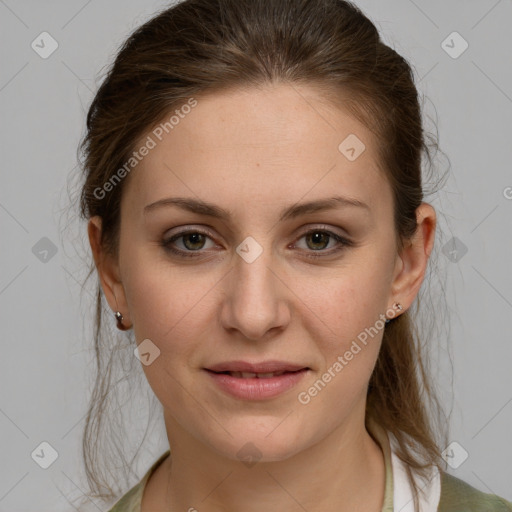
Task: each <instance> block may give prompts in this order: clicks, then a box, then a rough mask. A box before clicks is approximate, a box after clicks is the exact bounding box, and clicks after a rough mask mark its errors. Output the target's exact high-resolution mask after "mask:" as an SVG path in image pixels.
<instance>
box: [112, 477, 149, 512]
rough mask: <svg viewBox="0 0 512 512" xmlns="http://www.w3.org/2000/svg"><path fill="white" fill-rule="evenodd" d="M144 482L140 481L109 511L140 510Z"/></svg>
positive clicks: (128, 511)
mask: <svg viewBox="0 0 512 512" xmlns="http://www.w3.org/2000/svg"><path fill="white" fill-rule="evenodd" d="M143 488H144V482H143V481H140V482H139V483H138V484H137V485H135V486H133V487H132V488H131V489H130V490H129V491H128V492H127V493H126V494H124V495H123V496H122V497H121V498H120V499H119V500H118V501H117V502H116V503H115V505H114V506H113V507H112V508H111V509H110V510H109V511H108V512H139V511H140V502H141V498H142V491H143Z"/></svg>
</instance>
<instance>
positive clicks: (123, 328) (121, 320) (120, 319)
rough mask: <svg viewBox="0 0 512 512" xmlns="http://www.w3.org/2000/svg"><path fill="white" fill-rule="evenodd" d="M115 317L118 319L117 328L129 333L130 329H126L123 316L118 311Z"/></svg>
mask: <svg viewBox="0 0 512 512" xmlns="http://www.w3.org/2000/svg"><path fill="white" fill-rule="evenodd" d="M114 316H115V317H116V320H117V328H118V329H119V330H120V331H127V330H128V329H129V327H125V326H124V325H123V315H122V314H121V312H119V311H116V312H115V314H114Z"/></svg>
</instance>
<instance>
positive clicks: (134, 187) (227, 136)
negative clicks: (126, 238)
mask: <svg viewBox="0 0 512 512" xmlns="http://www.w3.org/2000/svg"><path fill="white" fill-rule="evenodd" d="M195 101H196V102H197V103H196V104H195V106H194V107H192V108H184V109H183V110H180V107H177V108H176V109H175V110H174V111H173V112H170V113H169V114H167V115H166V116H164V118H163V119H162V121H161V122H160V123H158V124H157V125H155V127H153V128H152V129H151V130H148V132H147V133H146V134H144V136H143V137H141V139H140V141H139V143H138V145H137V146H136V148H138V147H141V146H143V145H144V144H145V143H147V142H148V141H149V140H151V142H150V144H147V145H148V146H152V148H151V149H150V150H149V151H148V152H147V154H146V156H144V157H143V158H141V160H140V163H139V164H138V165H137V167H136V169H134V170H133V171H132V173H131V174H130V179H129V183H127V184H126V189H125V191H124V194H123V196H124V197H123V202H124V201H129V202H130V205H131V206H135V208H134V210H142V209H143V207H144V206H145V205H147V204H149V203H151V202H154V201H156V200H158V199H161V198H164V197H168V196H190V197H194V196H196V197H199V198H201V199H203V200H206V201H210V202H215V203H218V204H223V205H225V206H226V207H227V208H229V207H230V205H232V204H235V203H243V204H244V205H245V206H246V209H247V208H256V206H255V205H256V204H259V205H260V207H261V206H263V207H265V208H266V207H268V206H270V205H271V204H274V203H280V204H282V203H283V201H286V203H289V202H290V201H299V200H300V199H301V198H303V199H304V200H313V199H316V198H320V197H321V198H323V197H326V194H330V195H334V193H336V194H341V195H346V196H350V197H354V198H357V199H359V200H361V201H364V202H366V203H369V204H371V205H372V208H374V209H375V208H376V209H377V210H378V209H379V205H381V210H382V209H383V208H386V207H388V206H389V205H388V206H386V204H385V203H386V201H388V200H390V197H391V196H390V195H389V190H388V191H387V194H386V190H385V189H386V188H389V187H388V184H387V180H386V179H385V176H384V174H383V172H382V170H381V169H380V168H379V165H378V156H377V146H376V140H375V136H374V135H373V134H372V133H371V132H370V131H369V130H368V129H367V128H365V126H364V125H362V124H361V123H360V122H359V121H357V120H356V119H355V118H353V117H352V116H351V115H349V114H348V113H347V112H344V111H343V110H342V109H340V108H337V107H336V108H335V107H333V106H332V105H331V104H329V103H328V102H327V101H326V100H324V99H323V98H322V96H321V95H320V94H319V92H318V91H316V90H315V89H314V88H311V87H305V86H300V87H299V86H297V85H293V87H292V86H290V85H273V86H266V87H263V88H258V89H256V88H251V89H233V90H229V91H224V92H220V93H212V94H209V95H204V96H197V97H196V98H195ZM171 118H172V119H171ZM354 157H355V158H354ZM130 209H132V208H130ZM259 213H261V212H259ZM380 213H384V211H381V212H380Z"/></svg>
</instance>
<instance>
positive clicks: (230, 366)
mask: <svg viewBox="0 0 512 512" xmlns="http://www.w3.org/2000/svg"><path fill="white" fill-rule="evenodd" d="M205 369H206V370H209V371H211V372H215V373H226V374H229V375H231V376H233V377H239V378H260V379H261V378H263V379H264V378H270V377H275V376H278V375H282V374H283V373H292V372H297V371H300V370H304V369H309V367H308V366H305V365H301V364H296V363H290V362H288V361H277V360H271V361H262V362H259V363H249V362H247V361H226V362H223V363H217V364H214V365H210V366H208V367H207V368H205Z"/></svg>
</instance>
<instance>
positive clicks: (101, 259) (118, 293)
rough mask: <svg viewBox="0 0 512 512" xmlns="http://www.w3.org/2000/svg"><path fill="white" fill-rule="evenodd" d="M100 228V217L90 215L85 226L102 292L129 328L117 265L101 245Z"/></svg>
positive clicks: (128, 316) (129, 323)
mask: <svg viewBox="0 0 512 512" xmlns="http://www.w3.org/2000/svg"><path fill="white" fill-rule="evenodd" d="M101 230H102V219H101V217H99V216H94V217H91V219H89V223H88V226H87V233H88V235H89V243H90V245H91V250H92V254H93V257H94V263H95V265H96V269H97V271H98V276H99V279H100V283H101V287H102V289H103V293H104V294H105V298H106V299H107V302H108V304H109V306H110V308H111V309H112V311H113V312H116V311H120V312H121V314H122V315H123V325H124V326H125V327H127V328H129V326H130V327H131V320H130V315H129V311H128V305H127V302H126V295H125V292H124V288H123V285H122V282H121V276H120V272H119V265H118V262H117V261H116V259H115V258H114V257H113V256H112V255H110V254H107V253H106V252H105V251H104V249H103V247H102V246H101V243H100V240H101Z"/></svg>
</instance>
